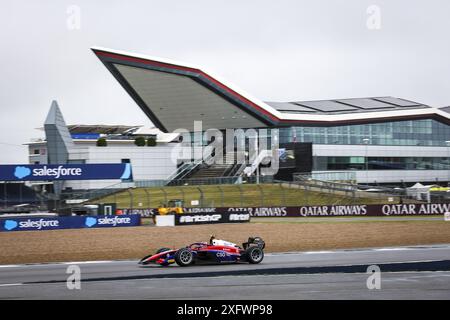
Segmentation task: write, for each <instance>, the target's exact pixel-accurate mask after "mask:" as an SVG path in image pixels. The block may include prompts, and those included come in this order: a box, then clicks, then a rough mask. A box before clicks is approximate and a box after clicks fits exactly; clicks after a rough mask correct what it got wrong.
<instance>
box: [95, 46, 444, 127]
mask: <svg viewBox="0 0 450 320" xmlns="http://www.w3.org/2000/svg"><path fill="white" fill-rule="evenodd" d="M92 50H93V51H94V53H95V54H96V55H97V57H98V58H99V59H100V60H101V61H102V62H103V64H104V65H105V66H106V67H107V68H108V70H109V71H110V72H111V73H112V74H113V76H114V77H115V78H116V79H117V80H118V81H119V83H120V84H121V85H122V86H123V87H124V89H125V90H126V91H127V92H128V93H129V94H130V96H131V97H132V98H133V99H134V100H135V101H136V103H137V104H138V105H139V107H140V108H141V109H142V110H143V111H144V113H145V114H146V115H147V116H148V117H149V118H150V119H151V121H152V122H153V123H154V124H155V125H156V126H157V127H158V128H159V129H161V130H162V131H166V132H168V131H173V130H175V129H180V128H184V129H187V130H189V131H193V129H194V121H202V129H203V130H206V129H209V128H217V129H225V128H258V127H274V126H286V125H314V126H331V125H348V124H358V123H372V122H386V121H401V120H414V119H426V118H433V119H436V120H438V121H442V122H445V123H450V114H449V113H447V112H444V111H443V110H439V109H437V108H431V107H429V106H426V105H422V104H419V103H414V102H411V101H407V100H403V99H398V98H393V97H379V98H359V99H338V100H323V101H304V102H301V101H300V102H284V103H273V102H268V103H266V102H263V101H260V100H258V99H256V98H254V97H252V96H251V95H249V94H248V93H246V92H244V91H243V90H241V89H239V88H237V87H236V86H235V85H233V84H231V83H229V82H227V81H225V80H223V79H220V77H218V76H213V75H212V74H211V73H209V72H206V71H205V70H204V69H201V68H199V67H197V66H193V65H190V64H186V63H181V62H176V61H172V60H167V59H163V58H157V57H150V56H144V55H140V54H134V53H128V52H123V51H118V50H112V49H106V48H100V47H94V48H92Z"/></svg>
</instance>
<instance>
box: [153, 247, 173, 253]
mask: <svg viewBox="0 0 450 320" xmlns="http://www.w3.org/2000/svg"><path fill="white" fill-rule="evenodd" d="M169 250H170V249H169V248H160V249H158V250H156V254H158V253H161V252H164V251H169Z"/></svg>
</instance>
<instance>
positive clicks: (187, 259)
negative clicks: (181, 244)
mask: <svg viewBox="0 0 450 320" xmlns="http://www.w3.org/2000/svg"><path fill="white" fill-rule="evenodd" d="M175 262H176V263H177V264H178V265H179V266H180V267H186V266H188V265H190V264H192V263H194V254H193V253H192V251H191V250H189V249H188V248H182V249H180V250H178V251H177V252H176V253H175Z"/></svg>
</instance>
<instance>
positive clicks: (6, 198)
mask: <svg viewBox="0 0 450 320" xmlns="http://www.w3.org/2000/svg"><path fill="white" fill-rule="evenodd" d="M6 186H7V183H6V181H3V198H4V199H5V201H4V203H5V209H6V208H7V207H8V193H7V192H6Z"/></svg>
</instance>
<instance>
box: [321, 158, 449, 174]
mask: <svg viewBox="0 0 450 320" xmlns="http://www.w3.org/2000/svg"><path fill="white" fill-rule="evenodd" d="M367 166H368V169H369V170H450V160H449V159H448V158H440V157H369V158H368V159H366V158H365V157H314V164H313V170H317V171H321V170H365V169H367Z"/></svg>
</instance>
